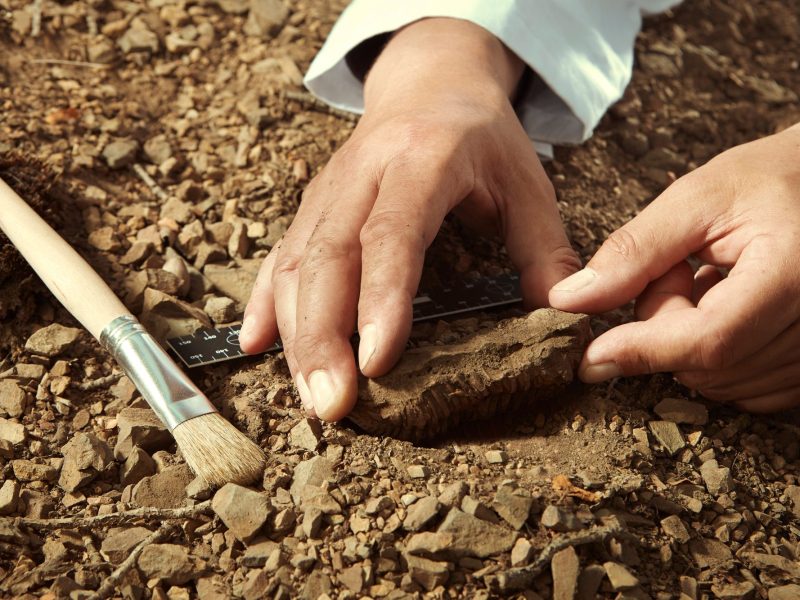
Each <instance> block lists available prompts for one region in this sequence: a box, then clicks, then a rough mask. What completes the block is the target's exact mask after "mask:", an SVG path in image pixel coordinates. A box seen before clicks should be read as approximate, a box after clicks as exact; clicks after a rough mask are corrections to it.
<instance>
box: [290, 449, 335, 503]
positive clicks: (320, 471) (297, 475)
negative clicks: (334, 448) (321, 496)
mask: <svg viewBox="0 0 800 600" xmlns="http://www.w3.org/2000/svg"><path fill="white" fill-rule="evenodd" d="M332 479H333V465H332V464H331V462H330V461H329V460H328V459H327V458H325V457H324V456H315V457H314V458H310V459H309V460H304V461H302V462H301V463H298V465H297V466H296V467H295V468H294V476H293V477H292V485H291V487H290V488H289V493H290V494H291V495H292V499H293V500H294V503H295V504H296V505H298V506H299V505H300V500H301V498H302V491H303V489H304V488H306V487H307V486H314V487H319V486H320V485H322V483H323V482H325V481H331V480H332Z"/></svg>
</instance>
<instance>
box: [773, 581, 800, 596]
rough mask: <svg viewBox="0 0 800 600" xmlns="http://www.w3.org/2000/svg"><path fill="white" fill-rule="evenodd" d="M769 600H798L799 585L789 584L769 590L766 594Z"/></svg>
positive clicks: (799, 594) (799, 593)
mask: <svg viewBox="0 0 800 600" xmlns="http://www.w3.org/2000/svg"><path fill="white" fill-rule="evenodd" d="M767 594H768V598H769V600H797V599H798V598H800V585H797V584H796V583H790V584H788V585H781V586H778V587H774V588H771V589H770V590H769V592H767Z"/></svg>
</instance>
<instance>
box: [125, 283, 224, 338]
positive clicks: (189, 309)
mask: <svg viewBox="0 0 800 600" xmlns="http://www.w3.org/2000/svg"><path fill="white" fill-rule="evenodd" d="M140 320H141V322H142V325H144V327H145V329H147V330H148V331H149V332H150V333H151V334H152V335H154V336H155V337H156V338H157V339H161V340H163V339H166V338H170V337H180V336H182V335H191V334H193V333H194V332H195V331H197V330H198V329H203V328H206V329H208V328H210V327H211V320H210V319H209V318H208V316H207V315H206V313H204V312H203V311H202V310H201V309H199V308H197V307H196V306H192V305H191V304H189V303H188V302H184V301H183V300H178V299H177V298H173V297H172V296H170V295H169V294H165V293H164V292H160V291H158V290H154V289H152V288H147V289H146V290H145V291H144V303H143V306H142V314H141V317H140Z"/></svg>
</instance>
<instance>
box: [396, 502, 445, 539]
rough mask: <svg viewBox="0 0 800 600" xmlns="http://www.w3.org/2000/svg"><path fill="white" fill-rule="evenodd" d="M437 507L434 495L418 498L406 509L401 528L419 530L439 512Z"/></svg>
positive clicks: (437, 503)
mask: <svg viewBox="0 0 800 600" xmlns="http://www.w3.org/2000/svg"><path fill="white" fill-rule="evenodd" d="M439 507H440V505H439V500H437V499H436V497H435V496H425V497H424V498H422V499H420V500H418V501H417V502H415V503H414V504H412V505H411V507H410V508H409V509H408V513H407V514H406V518H405V519H404V520H403V529H405V530H406V531H419V530H420V529H422V528H423V527H425V526H426V525H427V524H428V523H430V522H431V521H432V520H433V519H434V518H435V517H436V515H438V514H439Z"/></svg>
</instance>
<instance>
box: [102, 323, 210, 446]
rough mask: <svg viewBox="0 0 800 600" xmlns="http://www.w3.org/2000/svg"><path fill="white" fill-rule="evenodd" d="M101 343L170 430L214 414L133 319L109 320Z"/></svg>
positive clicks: (182, 374) (192, 386) (190, 383)
mask: <svg viewBox="0 0 800 600" xmlns="http://www.w3.org/2000/svg"><path fill="white" fill-rule="evenodd" d="M100 343H101V344H102V345H103V347H104V348H105V349H106V350H108V351H109V352H110V353H111V354H112V355H113V356H114V358H115V359H117V362H118V363H119V364H120V365H121V366H122V369H123V371H125V374H126V375H127V376H128V377H129V378H130V380H131V381H132V382H133V384H134V385H135V386H136V389H138V390H139V393H141V394H142V397H143V398H144V399H145V400H147V403H148V404H149V405H150V407H151V408H152V409H153V410H154V411H155V413H156V415H158V418H159V419H161V421H162V422H163V423H164V424H165V425H166V426H167V427H169V429H170V431H172V430H173V429H175V428H176V427H177V426H178V425H180V424H181V423H183V422H184V421H188V420H189V419H192V418H194V417H199V416H201V415H206V414H209V413H212V412H216V411H217V409H216V408H214V405H213V404H211V402H210V401H209V400H208V398H206V397H205V395H204V394H203V392H201V391H200V390H199V389H198V388H197V386H196V385H195V384H194V383H192V381H191V380H190V379H189V378H188V377H187V376H186V374H185V373H184V372H183V371H181V369H180V367H178V365H176V364H175V363H174V362H173V361H172V359H171V358H170V357H169V356H168V355H167V353H166V352H164V350H163V349H162V348H161V346H159V344H158V342H156V340H155V339H154V338H153V336H152V335H150V334H149V333H147V331H146V330H145V329H144V327H142V325H141V323H139V321H138V320H137V319H136V318H135V317H133V316H130V315H125V316H122V317H117V318H116V319H114V320H113V321H111V323H109V324H108V325H107V326H106V328H105V329H103V332H102V333H101V334H100Z"/></svg>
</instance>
